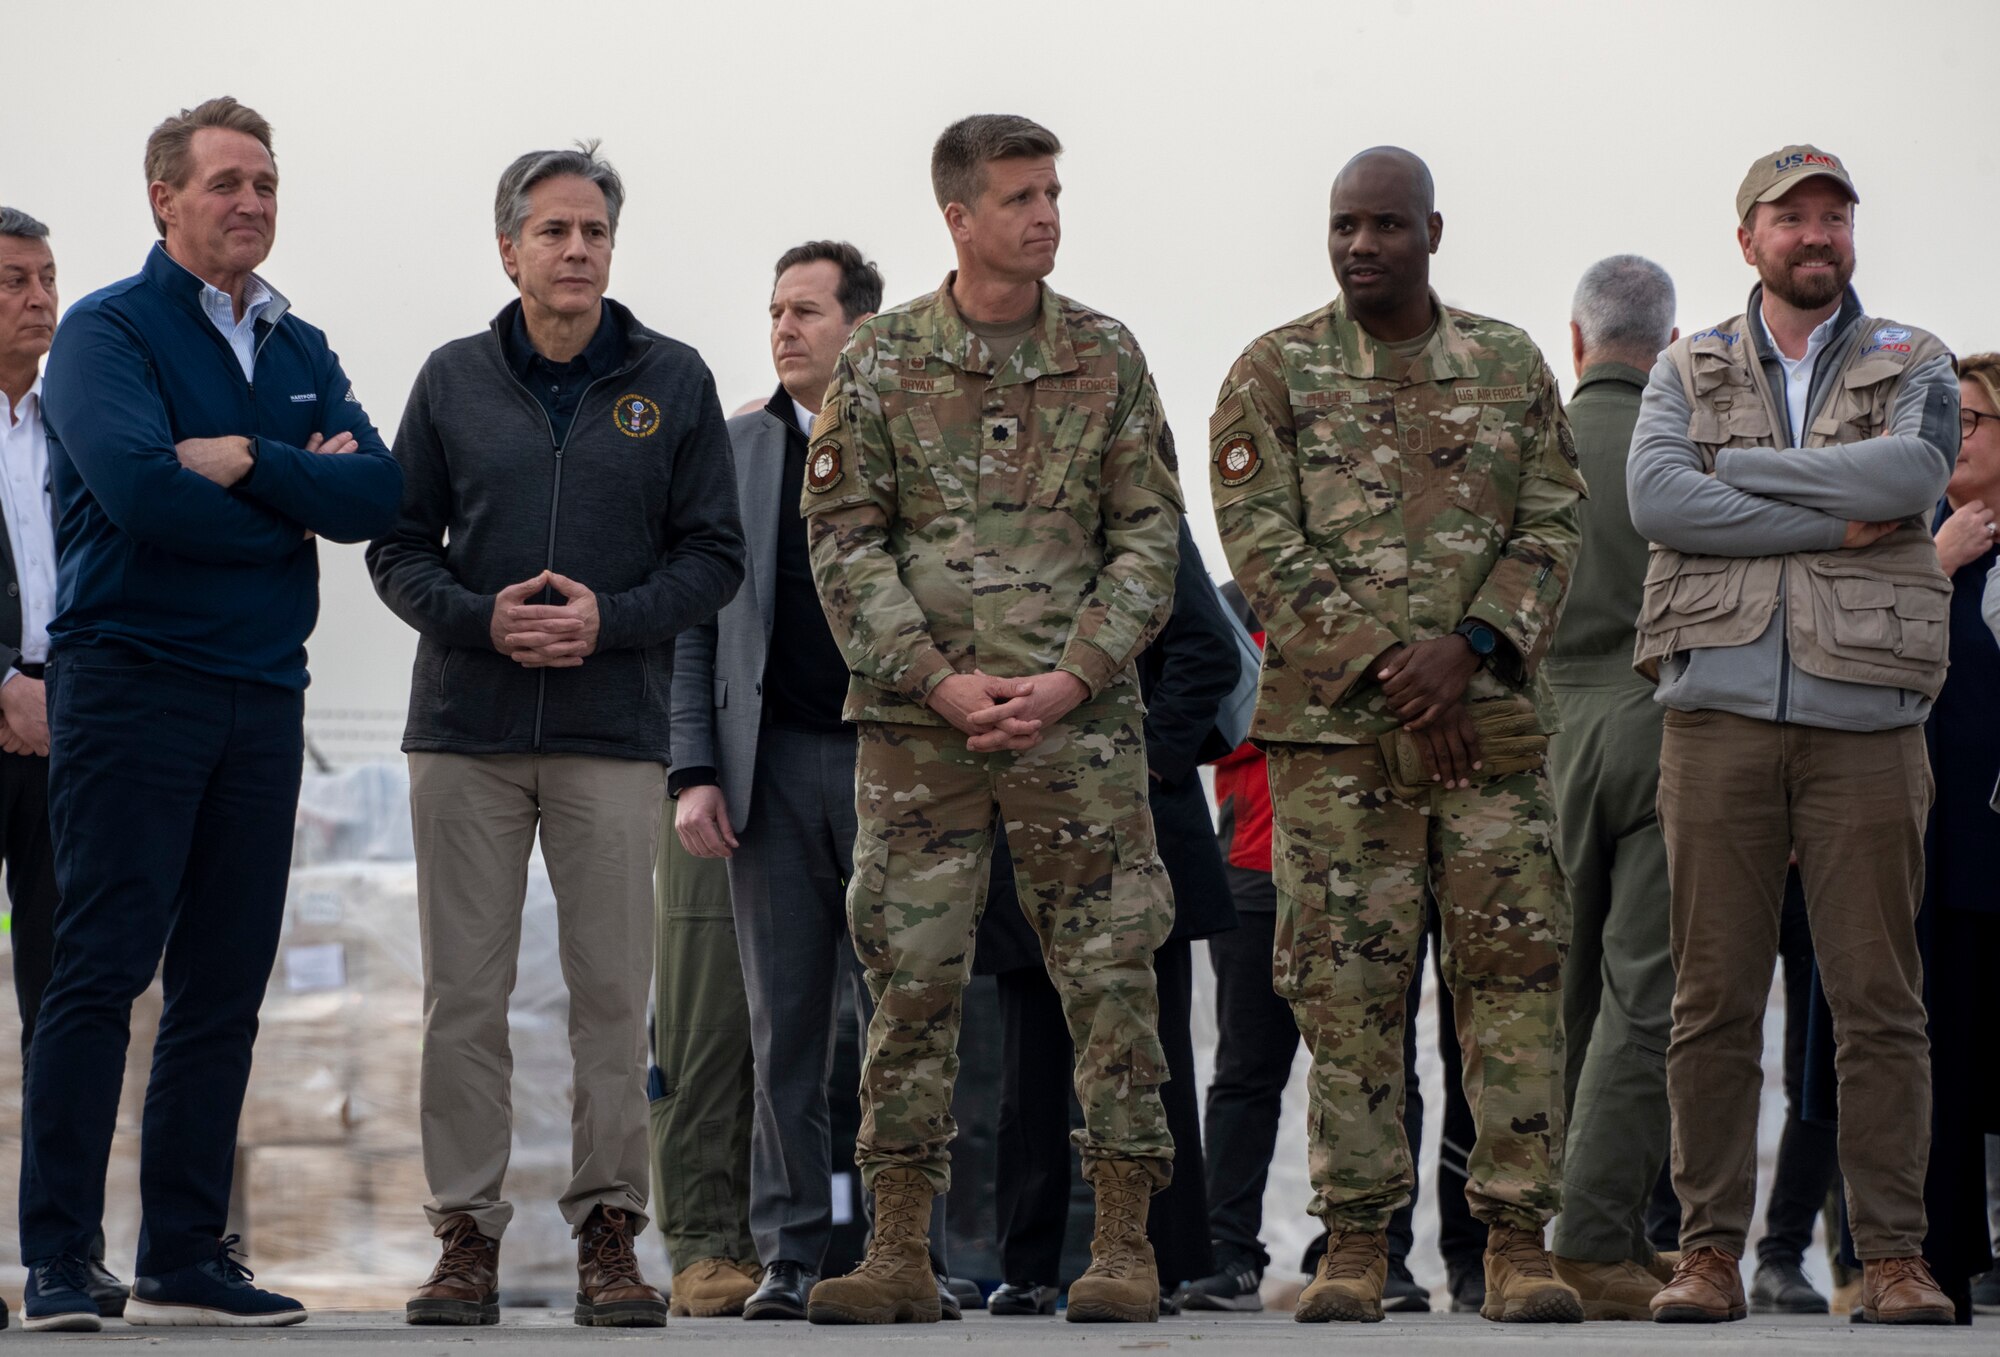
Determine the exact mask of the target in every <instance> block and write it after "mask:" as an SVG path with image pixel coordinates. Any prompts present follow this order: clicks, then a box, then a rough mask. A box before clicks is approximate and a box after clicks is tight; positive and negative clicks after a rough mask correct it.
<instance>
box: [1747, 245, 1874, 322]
mask: <svg viewBox="0 0 2000 1357" xmlns="http://www.w3.org/2000/svg"><path fill="white" fill-rule="evenodd" d="M1816 260H1826V261H1830V262H1831V263H1832V264H1833V266H1834V267H1833V270H1832V272H1830V273H1814V274H1808V275H1806V276H1805V277H1799V276H1798V275H1797V274H1794V273H1793V272H1792V269H1793V268H1794V266H1796V265H1799V264H1809V263H1812V262H1814V261H1816ZM1757 272H1758V274H1759V275H1760V276H1762V278H1763V280H1764V286H1765V288H1766V289H1767V290H1769V291H1771V292H1774V293H1776V294H1777V295H1778V297H1779V299H1780V300H1782V301H1784V302H1787V303H1789V304H1790V305H1792V306H1795V307H1797V308H1798V309H1799V310H1801V311H1817V310H1819V309H1820V308H1821V307H1822V306H1826V305H1828V304H1829V303H1831V302H1834V301H1836V300H1838V299H1839V297H1840V295H1841V294H1842V293H1843V292H1845V291H1846V290H1847V282H1848V280H1849V279H1850V278H1852V277H1853V276H1854V261H1853V260H1852V259H1849V260H1846V261H1844V262H1843V261H1842V260H1841V259H1840V257H1839V256H1838V255H1836V254H1834V252H1833V251H1831V250H1823V249H1803V250H1794V251H1793V252H1792V253H1791V255H1790V257H1788V258H1787V259H1786V260H1785V261H1784V263H1782V264H1780V265H1778V266H1777V267H1775V268H1771V267H1760V268H1759V269H1758V270H1757Z"/></svg>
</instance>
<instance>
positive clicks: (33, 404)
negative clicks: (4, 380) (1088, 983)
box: [0, 377, 56, 678]
mask: <svg viewBox="0 0 2000 1357" xmlns="http://www.w3.org/2000/svg"><path fill="white" fill-rule="evenodd" d="M0 510H4V511H5V514H6V521H7V542H8V545H10V546H11V547H13V549H14V579H15V581H16V583H17V585H18V587H19V591H20V602H21V659H22V660H23V661H25V662H26V663H29V664H42V663H44V662H46V661H47V660H48V658H49V623H50V622H51V621H53V620H54V619H55V615H56V532H55V511H54V508H53V507H52V505H51V504H50V501H49V436H48V431H47V430H46V429H44V428H43V427H42V379H41V378H39V377H37V378H35V384H34V385H33V386H31V387H29V388H28V394H27V395H25V396H23V397H22V398H21V405H20V408H19V409H15V408H13V405H12V403H11V402H9V401H8V399H7V394H6V393H5V392H4V391H0ZM20 672H21V671H20V670H18V669H9V670H8V671H7V677H8V678H13V677H14V676H15V675H17V674H19V673H20Z"/></svg>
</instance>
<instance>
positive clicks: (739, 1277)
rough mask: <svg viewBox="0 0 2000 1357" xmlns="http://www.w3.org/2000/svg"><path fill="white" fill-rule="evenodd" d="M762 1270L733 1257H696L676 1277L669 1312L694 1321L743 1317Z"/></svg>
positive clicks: (755, 1292)
mask: <svg viewBox="0 0 2000 1357" xmlns="http://www.w3.org/2000/svg"><path fill="white" fill-rule="evenodd" d="M762 1276H763V1269H762V1268H760V1267H758V1266H757V1265H756V1264H755V1263H739V1262H737V1261H736V1260H735V1259H734V1258H697V1259H695V1261H694V1262H692V1263H689V1264H688V1265H687V1266H686V1267H684V1268H682V1269H681V1270H680V1271H678V1272H676V1273H675V1274H674V1286H673V1294H672V1295H671V1296H670V1297H669V1303H668V1306H667V1313H668V1314H672V1315H686V1316H688V1317H690V1318H693V1319H713V1318H715V1317H716V1316H718V1315H740V1314H742V1313H743V1302H744V1301H746V1300H749V1299H750V1297H752V1296H754V1295H756V1294H757V1282H758V1280H759V1278H761V1277H762Z"/></svg>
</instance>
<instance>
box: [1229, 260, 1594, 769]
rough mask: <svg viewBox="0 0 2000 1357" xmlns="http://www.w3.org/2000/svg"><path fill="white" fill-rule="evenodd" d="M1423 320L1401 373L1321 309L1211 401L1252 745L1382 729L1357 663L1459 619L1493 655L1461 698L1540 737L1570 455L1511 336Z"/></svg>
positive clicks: (1381, 709)
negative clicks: (1423, 336) (1244, 606)
mask: <svg viewBox="0 0 2000 1357" xmlns="http://www.w3.org/2000/svg"><path fill="white" fill-rule="evenodd" d="M1431 304H1432V307H1433V308H1434V310H1435V312H1436V314H1437V316H1438V325H1437V329H1436V331H1435V332H1434V334H1433V336H1432V339H1431V342H1430V344H1429V346H1428V347H1426V348H1425V349H1424V350H1423V351H1422V352H1421V353H1419V354H1418V355H1417V356H1416V357H1415V358H1414V359H1411V360H1410V361H1409V362H1408V363H1407V365H1405V364H1403V363H1400V362H1399V361H1398V360H1396V359H1395V357H1394V356H1393V355H1392V354H1391V353H1390V352H1389V350H1388V349H1387V347H1385V346H1384V345H1382V344H1380V343H1378V342H1377V341H1376V340H1374V339H1373V338H1371V337H1370V336H1369V335H1368V334H1367V333H1366V332H1365V331H1363V330H1362V329H1361V327H1360V326H1359V325H1358V324H1356V323H1355V322H1354V321H1353V320H1352V319H1350V318H1349V317H1348V314H1347V307H1346V303H1345V302H1344V301H1343V300H1340V299H1336V300H1335V301H1334V302H1333V303H1332V304H1331V305H1330V306H1326V307H1322V308H1321V309H1320V310H1318V311H1315V312H1313V313H1312V314H1311V315H1309V316H1304V317H1302V318H1300V319H1298V320H1296V321H1293V322H1292V323H1291V324H1289V325H1285V326H1281V327H1279V328H1278V329H1276V330H1273V331H1271V333H1269V334H1267V335H1265V336H1264V337H1263V338H1261V339H1259V340H1258V341H1257V342H1256V343H1254V344H1252V345H1251V346H1250V347H1249V348H1247V349H1245V350H1244V351H1243V355H1242V357H1240V358H1238V359H1237V360H1236V365H1235V366H1234V367H1233V368H1231V369H1230V372H1229V376H1228V378H1227V380H1225V381H1224V382H1223V385H1222V394H1221V397H1220V399H1219V402H1218V404H1217V407H1216V411H1215V415H1214V417H1213V418H1212V419H1211V420H1210V421H1209V441H1210V454H1211V455H1210V466H1209V474H1210V484H1211V486H1212V488H1213V490H1214V494H1215V519H1216V526H1217V527H1218V528H1219V529H1220V530H1221V533H1222V544H1223V548H1224V549H1225V550H1226V551H1227V552H1228V555H1229V566H1230V570H1231V571H1232V572H1233V573H1234V574H1235V576H1236V580H1237V583H1239V584H1240V585H1242V587H1243V592H1244V594H1245V595H1247V596H1248V598H1249V600H1250V605H1251V607H1253V608H1254V609H1256V612H1257V616H1258V618H1259V619H1260V620H1261V621H1262V622H1263V623H1264V626H1265V629H1266V635H1267V640H1266V642H1265V646H1264V670H1263V676H1262V681H1261V686H1260V688H1259V692H1258V697H1257V717H1256V720H1255V722H1254V723H1253V725H1252V727H1251V734H1252V735H1254V736H1257V737H1259V738H1261V739H1266V740H1293V741H1303V742H1309V743H1325V744H1359V743H1362V742H1365V741H1367V740H1371V739H1374V738H1375V737H1376V736H1378V735H1381V734H1382V733H1384V732H1386V731H1388V730H1390V729H1393V728H1394V727H1395V725H1396V724H1397V723H1396V719H1395V717H1394V716H1393V715H1392V714H1391V713H1390V711H1389V710H1388V706H1387V703H1386V702H1385V700H1384V699H1383V697H1382V690H1381V687H1380V686H1379V685H1378V684H1377V683H1375V681H1374V679H1373V677H1372V676H1371V675H1369V673H1368V672H1367V666H1368V663H1369V661H1371V660H1373V659H1374V658H1375V657H1377V656H1378V655H1380V654H1381V653H1382V652H1383V651H1385V650H1387V649H1388V648H1389V647H1390V646H1392V645H1394V644H1396V643H1397V642H1399V641H1402V642H1412V641H1423V640H1428V639H1430V638H1432V637H1437V636H1444V635H1448V634H1449V633H1450V632H1451V630H1452V628H1454V627H1456V626H1457V625H1458V624H1459V623H1460V622H1461V621H1463V620H1464V619H1466V618H1468V617H1470V618H1476V619H1478V620H1479V621H1482V622H1485V623H1486V624H1487V625H1488V626H1491V627H1492V628H1493V629H1494V630H1496V631H1498V632H1499V633H1500V634H1501V635H1502V636H1504V637H1505V638H1506V642H1507V644H1505V645H1502V646H1501V647H1500V650H1499V651H1498V652H1496V654H1495V655H1494V657H1493V660H1492V661H1491V662H1489V663H1488V664H1487V665H1485V666H1483V667H1482V668H1481V669H1480V670H1479V671H1478V672H1477V673H1475V674H1474V675H1473V678H1472V683H1471V686H1470V688H1469V690H1468V692H1469V695H1470V696H1473V697H1490V696H1499V695H1502V694H1505V693H1507V692H1509V691H1514V690H1519V689H1522V688H1526V689H1527V690H1528V691H1529V692H1530V693H1531V695H1532V696H1533V698H1534V701H1535V707H1536V710H1537V712H1538V713H1539V714H1540V716H1541V720H1542V727H1543V729H1544V730H1549V731H1553V730H1555V729H1557V723H1556V715H1555V704H1554V702H1553V700H1552V699H1551V698H1550V695H1549V691H1548V686H1547V683H1546V681H1545V680H1543V678H1542V677H1541V675H1540V673H1539V672H1538V666H1539V664H1540V661H1541V658H1542V655H1543V653H1544V652H1545V651H1546V650H1547V649H1548V645H1549V642H1550V640H1551V638H1552V637H1553V636H1554V634H1555V626H1556V619H1557V616H1558V615H1559V613H1560V611H1561V608H1562V600H1563V593H1564V591H1565V590H1566V589H1567V588H1568V585H1569V572H1570V566H1571V564H1572V563H1573V562H1574V560H1575V558H1576V553H1577V547H1578V543H1579V535H1580V534H1579V529H1578V510H1577V501H1578V499H1579V497H1581V496H1582V494H1583V493H1584V484H1583V477H1582V476H1581V475H1579V474H1578V472H1577V468H1576V448H1575V444H1574V443H1573V442H1572V440H1571V438H1570V433H1569V426H1568V423H1567V422H1566V421H1565V420H1564V418H1563V410H1562V401H1561V399H1560V398H1559V397H1558V395H1557V393H1556V384H1555V379H1554V377H1553V376H1551V375H1550V372H1549V368H1548V364H1547V363H1546V362H1544V361H1543V359H1542V355H1541V352H1540V351H1539V350H1538V349H1536V348H1535V345H1534V342H1533V341H1532V340H1530V339H1529V338H1528V337H1527V335H1526V334H1524V333H1522V332H1521V331H1520V330H1517V329H1515V328H1514V327H1513V326H1511V325H1505V324H1502V323H1501V322H1499V321H1496V320H1489V319H1487V318H1486V317H1484V316H1475V315H1472V314H1471V313H1469V312H1465V311H1458V310H1453V309H1451V308H1449V307H1446V306H1445V305H1444V304H1443V303H1442V302H1440V301H1438V299H1437V296H1436V294H1432V297H1431ZM1405 368H1406V370H1400V369H1405ZM1510 646H1511V650H1510V649H1509V647H1510Z"/></svg>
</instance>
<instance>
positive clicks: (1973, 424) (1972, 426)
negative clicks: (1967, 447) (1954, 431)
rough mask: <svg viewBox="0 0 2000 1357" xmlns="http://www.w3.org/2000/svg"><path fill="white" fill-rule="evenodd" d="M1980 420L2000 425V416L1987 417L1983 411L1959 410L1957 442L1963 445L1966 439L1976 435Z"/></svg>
mask: <svg viewBox="0 0 2000 1357" xmlns="http://www.w3.org/2000/svg"><path fill="white" fill-rule="evenodd" d="M1982 419H1990V420H1992V421H1993V422H1994V423H1996V424H2000V415H1989V414H1987V413H1986V412H1985V411H1984V410H1960V411H1959V412H1958V441H1959V442H1961V443H1963V442H1964V441H1965V440H1966V439H1968V438H1970V437H1972V435H1974V434H1976V433H1978V432H1979V421H1980V420H1982Z"/></svg>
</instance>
